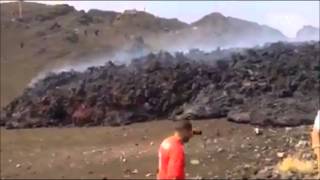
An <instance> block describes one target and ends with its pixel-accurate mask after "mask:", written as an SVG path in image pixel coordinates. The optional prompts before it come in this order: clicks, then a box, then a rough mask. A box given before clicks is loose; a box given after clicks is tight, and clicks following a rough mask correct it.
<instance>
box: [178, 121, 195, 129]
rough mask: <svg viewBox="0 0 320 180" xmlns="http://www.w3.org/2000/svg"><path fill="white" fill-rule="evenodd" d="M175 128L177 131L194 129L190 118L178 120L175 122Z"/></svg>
mask: <svg viewBox="0 0 320 180" xmlns="http://www.w3.org/2000/svg"><path fill="white" fill-rule="evenodd" d="M175 130H176V131H182V130H187V131H189V130H190V131H191V130H192V124H191V122H190V121H188V120H181V121H177V122H176V124H175Z"/></svg>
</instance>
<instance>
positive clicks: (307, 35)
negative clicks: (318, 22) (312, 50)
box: [296, 26, 320, 41]
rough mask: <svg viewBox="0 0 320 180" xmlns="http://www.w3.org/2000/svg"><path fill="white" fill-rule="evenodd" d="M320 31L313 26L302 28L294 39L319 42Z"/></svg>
mask: <svg viewBox="0 0 320 180" xmlns="http://www.w3.org/2000/svg"><path fill="white" fill-rule="evenodd" d="M319 37H320V29H319V28H316V27H313V26H303V28H301V29H300V30H299V31H298V32H297V36H296V39H297V40H300V41H308V40H314V41H319Z"/></svg>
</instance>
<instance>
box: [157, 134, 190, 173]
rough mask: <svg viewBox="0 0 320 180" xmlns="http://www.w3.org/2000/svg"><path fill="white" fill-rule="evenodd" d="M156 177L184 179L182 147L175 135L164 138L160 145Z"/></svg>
mask: <svg viewBox="0 0 320 180" xmlns="http://www.w3.org/2000/svg"><path fill="white" fill-rule="evenodd" d="M158 156H159V167H158V168H159V169H158V170H159V172H158V179H184V176H185V175H184V147H183V144H182V142H181V140H180V139H179V138H178V137H176V136H171V137H168V138H166V139H165V140H164V141H163V142H162V143H161V145H160V148H159V152H158Z"/></svg>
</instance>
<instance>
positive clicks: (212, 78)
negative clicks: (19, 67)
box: [1, 42, 320, 128]
mask: <svg viewBox="0 0 320 180" xmlns="http://www.w3.org/2000/svg"><path fill="white" fill-rule="evenodd" d="M226 52H227V53H226ZM226 54H227V55H226ZM319 54H320V50H319V42H308V43H290V44H289V43H280V42H279V43H274V44H269V45H265V46H264V47H258V48H251V49H243V50H234V51H233V52H232V53H229V52H228V51H227V50H220V49H218V50H216V51H213V52H210V53H204V52H202V51H199V50H193V51H190V52H189V53H185V54H183V53H175V54H170V53H167V52H160V53H158V54H149V55H147V56H145V57H141V58H137V59H133V60H132V61H131V63H130V64H129V65H115V64H113V63H112V62H108V63H106V64H105V65H104V66H100V67H91V68H88V69H87V70H86V71H85V72H76V71H70V72H62V73H59V74H50V75H48V76H47V77H46V78H44V79H43V80H41V81H39V82H37V83H36V84H34V85H33V87H30V88H27V89H26V90H25V91H24V93H23V94H22V95H21V96H20V97H17V98H16V99H15V100H14V101H13V102H11V103H10V104H9V105H7V106H6V107H5V108H4V109H3V110H2V113H1V125H2V126H6V127H7V128H32V127H48V126H70V125H79V126H82V125H86V126H87V125H110V126H118V125H124V124H130V123H133V122H141V121H147V120H154V119H165V118H170V119H175V120H180V119H195V120H196V119H207V118H222V117H227V119H228V120H230V121H234V122H239V123H250V124H254V125H261V126H267V125H268V126H296V125H301V124H310V123H312V122H313V118H314V117H313V114H314V112H315V110H316V109H317V105H318V104H317V103H318V90H319V83H318V80H319V79H318V74H317V73H318V72H317V70H316V69H317V68H319V67H318V63H319V56H320V55H319ZM201 57H203V58H201Z"/></svg>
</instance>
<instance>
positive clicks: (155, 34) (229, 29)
mask: <svg viewBox="0 0 320 180" xmlns="http://www.w3.org/2000/svg"><path fill="white" fill-rule="evenodd" d="M22 4H23V18H22V19H17V17H18V4H17V3H16V2H12V3H1V107H3V106H4V105H6V104H7V103H9V102H10V101H11V100H12V99H13V98H14V97H16V96H18V95H19V94H21V93H22V91H23V89H24V88H25V87H27V85H28V84H29V83H30V81H31V80H32V79H33V78H34V77H35V76H37V75H38V73H40V72H42V71H44V70H48V69H49V70H50V69H52V68H56V67H57V68H58V67H63V66H65V65H70V64H71V65H72V64H73V63H74V62H80V61H81V62H90V61H92V60H93V59H95V57H94V56H96V55H99V56H100V55H101V54H102V55H104V56H103V57H108V58H111V57H113V56H114V55H118V54H119V51H121V52H126V53H128V54H129V57H130V55H131V53H133V54H134V55H139V54H143V53H141V52H147V51H156V50H160V49H163V50H181V49H189V48H206V49H213V48H216V47H217V46H233V45H255V44H257V43H262V42H266V41H278V40H283V39H285V37H284V36H283V35H282V34H281V33H280V32H278V31H276V30H274V29H272V28H269V27H265V26H261V25H259V24H256V23H253V22H248V21H244V20H240V19H236V18H231V17H224V16H223V15H221V14H217V13H213V14H210V15H208V16H205V17H204V18H202V19H201V20H199V21H197V22H195V23H192V24H186V23H183V22H181V21H179V20H177V19H165V18H161V17H157V16H154V15H152V14H149V13H147V12H142V11H134V10H127V11H125V12H123V13H119V12H112V11H101V10H90V11H89V12H84V11H78V10H76V9H74V8H73V7H71V6H68V5H55V6H52V5H44V4H39V3H31V2H23V3H22ZM141 48H143V49H146V51H140V50H141ZM89 57H90V58H89ZM128 59H131V58H128Z"/></svg>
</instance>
